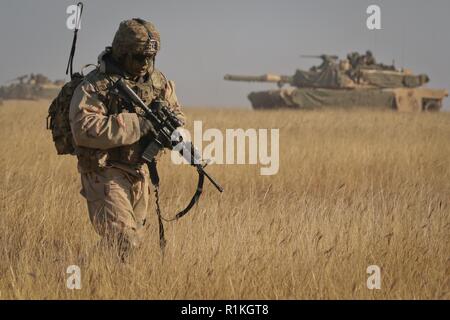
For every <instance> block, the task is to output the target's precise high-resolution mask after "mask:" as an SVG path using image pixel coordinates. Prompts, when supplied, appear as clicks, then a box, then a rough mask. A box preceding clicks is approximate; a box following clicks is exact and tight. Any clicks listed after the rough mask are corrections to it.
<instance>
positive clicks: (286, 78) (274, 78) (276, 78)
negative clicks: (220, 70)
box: [223, 73, 292, 83]
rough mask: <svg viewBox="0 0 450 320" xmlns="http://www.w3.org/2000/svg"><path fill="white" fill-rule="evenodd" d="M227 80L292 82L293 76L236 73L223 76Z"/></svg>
mask: <svg viewBox="0 0 450 320" xmlns="http://www.w3.org/2000/svg"><path fill="white" fill-rule="evenodd" d="M223 78H224V79H225V80H229V81H248V82H273V83H291V82H292V77H291V76H283V75H277V74H270V73H267V74H263V75H261V76H248V75H235V74H226V75H225V76H224V77H223Z"/></svg>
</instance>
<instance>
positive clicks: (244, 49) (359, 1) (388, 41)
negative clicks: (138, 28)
mask: <svg viewBox="0 0 450 320" xmlns="http://www.w3.org/2000/svg"><path fill="white" fill-rule="evenodd" d="M75 3H76V2H74V1H56V0H43V1H36V0H34V1H32V0H16V1H12V0H11V1H6V0H2V1H1V3H0V39H1V47H0V52H1V59H0V84H4V83H5V82H6V81H7V80H9V79H12V78H14V77H16V76H18V75H21V74H25V73H29V72H35V73H38V72H40V73H44V74H46V75H47V76H49V77H50V78H52V79H57V78H64V76H65V75H64V72H65V67H66V63H67V58H68V54H69V50H70V45H71V42H72V32H71V31H69V30H68V29H67V28H66V19H67V17H68V15H67V14H66V8H67V6H68V5H70V4H75ZM84 4H85V8H84V13H83V19H82V29H81V30H80V32H79V41H78V45H77V52H76V57H75V64H74V67H75V68H76V69H79V67H80V66H81V65H84V64H87V63H96V61H97V55H98V53H99V52H101V51H102V50H103V48H104V47H105V46H108V45H110V43H111V41H112V38H113V36H114V33H115V31H116V30H117V27H118V25H119V23H120V21H122V20H124V19H128V18H133V17H141V18H143V19H146V20H150V21H152V22H154V23H155V25H156V26H157V28H158V29H159V30H160V32H161V36H162V50H161V51H160V53H159V55H158V57H157V67H158V68H159V69H160V70H161V71H163V72H164V73H165V74H166V76H167V77H168V78H169V79H172V80H175V82H176V84H177V94H178V97H179V100H180V101H181V103H182V104H184V105H200V106H247V107H249V106H250V103H249V101H248V100H247V94H248V92H250V91H252V90H261V89H267V88H276V86H275V85H268V84H258V83H238V82H228V81H224V80H223V76H224V74H226V73H238V74H239V73H240V74H255V75H259V74H263V73H267V72H272V73H283V74H293V73H294V70H295V69H296V68H309V67H310V66H311V65H312V64H313V63H318V62H319V61H318V60H317V61H316V60H307V59H302V58H300V57H299V55H300V54H320V53H330V54H338V55H340V56H341V57H342V56H344V55H346V54H347V53H348V52H349V51H365V50H367V49H371V50H372V51H373V52H374V54H375V56H376V58H377V60H379V61H380V62H384V63H391V62H392V60H395V62H396V65H397V66H398V67H402V66H405V67H407V68H410V69H412V70H413V71H414V72H415V73H427V74H428V75H429V76H430V78H431V83H430V86H433V87H438V88H445V89H450V64H449V60H450V37H449V32H450V19H449V16H450V1H448V0H432V1H431V0H429V1H422V0H420V1H419V0H396V1H380V0H378V1H377V0H371V1H366V0H340V1H336V0H304V1H302V0H278V1H275V0H258V1H257V0H248V1H245V0H240V1H237V0H236V1H232V0H228V1H218V0H209V1H207V0H194V1H189V0H184V1H182V0H177V1H174V0H164V1H149V0H147V1H105V0H95V1H94V0H86V1H84ZM370 4H378V5H379V6H380V7H381V22H382V30H378V31H369V30H368V29H367V27H366V19H367V14H366V8H367V7H368V6H369V5H370ZM445 105H447V106H449V105H450V101H448V100H447V101H446V102H445Z"/></svg>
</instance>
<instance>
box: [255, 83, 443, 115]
mask: <svg viewBox="0 0 450 320" xmlns="http://www.w3.org/2000/svg"><path fill="white" fill-rule="evenodd" d="M446 96H448V92H447V91H446V90H437V89H428V88H414V89H408V88H395V89H372V88H371V89H366V88H364V89H362V88H357V89H339V90H336V89H323V88H286V89H279V90H267V91H258V92H251V93H250V94H249V95H248V98H249V100H250V102H251V104H252V106H253V108H254V109H282V108H290V109H317V108H323V107H327V108H328V107H337V108H361V107H365V108H377V109H391V110H398V111H405V112H420V111H438V110H440V109H441V108H442V100H443V99H444V98H445V97H446Z"/></svg>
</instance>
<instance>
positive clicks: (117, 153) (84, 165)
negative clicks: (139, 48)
mask: <svg viewBox="0 0 450 320" xmlns="http://www.w3.org/2000/svg"><path fill="white" fill-rule="evenodd" d="M117 79H118V76H115V75H107V74H104V73H102V72H100V71H99V70H98V69H97V70H93V71H92V72H91V73H89V74H88V75H87V76H86V78H85V82H84V84H86V82H87V83H90V84H91V85H92V86H93V87H94V89H95V91H96V93H97V95H98V96H99V99H100V101H101V102H102V103H103V104H104V105H105V107H106V109H107V112H108V114H107V115H108V116H109V115H115V114H119V113H122V112H136V113H139V114H141V115H144V111H143V110H141V108H139V107H136V108H135V109H133V110H131V109H128V108H126V107H125V104H124V103H123V101H121V98H120V97H118V96H117V95H115V94H114V93H113V92H112V90H111V88H112V86H113V84H114V82H115V81H116V80H117ZM126 82H127V84H128V85H129V86H130V87H131V88H132V89H133V90H134V91H135V92H136V94H137V95H138V96H139V97H140V98H141V99H142V101H144V102H145V103H146V104H147V105H150V103H151V102H152V101H153V100H154V99H157V98H164V89H165V87H166V84H167V79H166V78H165V76H164V75H163V74H162V73H161V72H160V71H159V70H156V69H155V71H153V73H152V74H151V75H150V76H149V77H148V79H147V80H145V81H143V82H142V83H138V82H134V81H130V80H126ZM144 143H145V141H142V140H141V141H138V142H136V143H134V144H132V145H128V146H121V147H117V148H112V149H108V150H100V149H92V148H86V147H79V146H75V154H76V155H77V157H78V167H79V170H80V171H81V172H89V171H98V170H101V169H102V168H105V167H108V166H110V165H111V164H114V163H119V164H121V165H126V166H130V167H133V168H139V167H141V165H142V164H143V162H142V160H141V154H142V151H143V147H144Z"/></svg>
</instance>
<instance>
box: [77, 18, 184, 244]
mask: <svg viewBox="0 0 450 320" xmlns="http://www.w3.org/2000/svg"><path fill="white" fill-rule="evenodd" d="M151 28H154V27H153V25H151V24H149V23H148V22H146V23H145V24H142V23H136V21H135V20H127V21H124V22H122V23H121V26H120V27H119V30H118V32H117V33H116V37H115V38H114V41H113V47H112V49H111V48H107V50H105V51H104V52H103V53H102V54H100V56H99V66H98V67H97V69H95V70H94V71H92V72H91V73H89V74H88V75H87V76H86V78H85V79H84V81H83V82H82V83H81V84H80V85H79V86H78V87H77V89H76V90H75V92H74V95H73V98H72V101H71V105H70V115H69V118H70V125H71V130H72V134H73V138H74V142H75V150H76V154H77V157H78V171H79V172H80V174H81V184H82V190H81V194H82V195H83V196H84V197H85V198H86V200H87V205H88V210H89V217H90V220H91V222H92V224H93V226H94V228H95V230H96V231H97V233H99V234H100V235H101V236H102V237H105V238H106V239H108V240H109V241H118V243H119V244H120V247H119V248H122V247H123V249H128V248H130V247H138V246H139V243H140V242H141V239H142V236H143V231H144V226H145V225H146V220H147V216H148V199H149V191H150V189H149V188H150V187H149V174H148V169H147V166H146V165H145V164H144V163H143V162H142V160H141V158H140V154H141V152H142V150H143V145H144V143H143V140H146V141H147V142H148V139H149V137H148V136H145V135H144V132H143V122H142V119H143V118H142V117H140V115H143V111H142V110H140V109H137V110H136V113H135V111H134V110H127V109H125V108H124V105H123V103H122V101H121V98H120V97H118V96H116V95H114V94H112V91H110V90H109V89H110V87H111V85H112V84H113V83H114V81H115V80H117V79H118V78H119V75H118V74H120V73H121V71H124V70H122V69H124V68H123V67H122V68H120V67H119V68H118V66H122V64H121V63H117V61H118V60H119V59H121V57H120V55H118V51H120V50H122V49H123V50H127V52H131V53H136V52H138V53H139V51H142V50H144V49H143V47H142V46H139V41H137V44H136V39H138V40H139V39H142V41H146V40H147V39H148V38H149V37H150V36H152V37H155V30H156V29H151ZM149 29H151V30H152V31H153V32H152V35H150V34H149V32H148V30H149ZM124 30H125V31H124ZM130 32H134V34H133V35H131V36H130ZM124 34H125V36H126V41H128V42H129V43H128V48H127V47H126V46H127V43H125V44H124V42H123V41H122V42H120V41H116V40H117V39H119V40H120V35H122V36H123V35H124ZM133 36H134V38H133ZM130 38H131V40H130ZM133 39H134V40H135V42H134V43H133V42H132V40H133ZM157 39H158V41H159V34H157ZM130 41H131V42H130ZM115 45H116V50H115ZM130 47H131V48H130ZM119 48H120V49H119ZM124 54H126V53H124ZM125 71H126V70H125ZM120 76H123V77H124V78H125V80H126V82H127V83H128V85H129V86H130V87H131V88H133V90H134V91H135V92H136V93H137V94H138V95H139V96H140V98H141V99H142V100H143V101H144V102H145V103H146V104H147V105H148V104H150V103H151V101H152V100H154V99H156V98H162V99H164V100H166V101H167V102H168V103H169V106H170V107H171V108H172V109H174V110H175V111H176V112H177V113H178V114H179V115H180V116H183V115H182V113H181V110H180V105H179V104H178V101H177V97H176V95H175V85H174V83H173V82H172V81H167V80H166V78H165V76H164V75H163V74H162V73H161V72H160V71H158V70H156V69H155V68H154V66H153V65H152V66H151V68H150V69H149V70H148V72H147V73H146V74H145V75H143V76H139V77H135V76H129V74H127V73H122V74H121V75H120Z"/></svg>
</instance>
